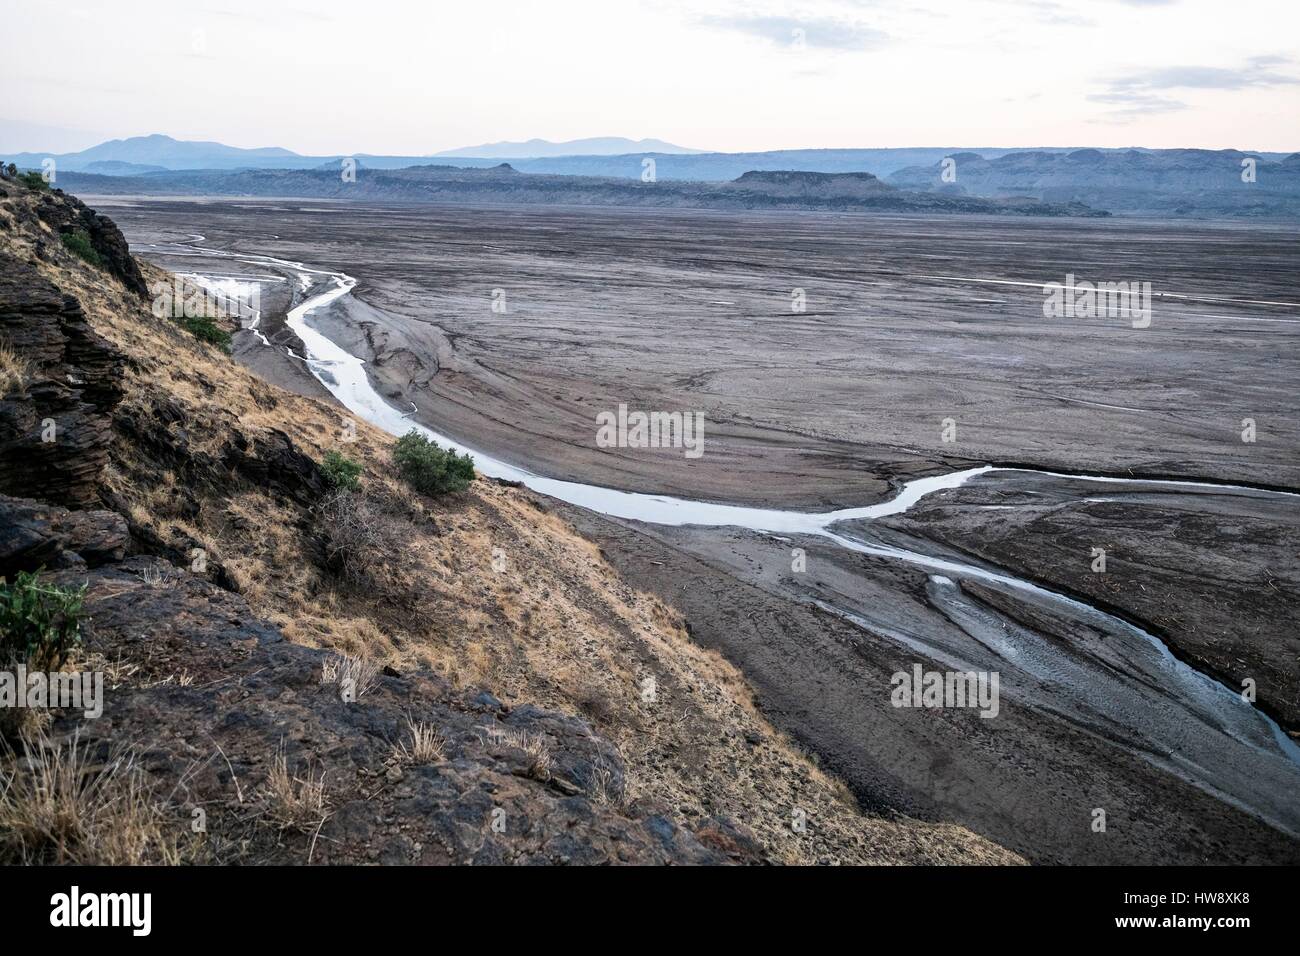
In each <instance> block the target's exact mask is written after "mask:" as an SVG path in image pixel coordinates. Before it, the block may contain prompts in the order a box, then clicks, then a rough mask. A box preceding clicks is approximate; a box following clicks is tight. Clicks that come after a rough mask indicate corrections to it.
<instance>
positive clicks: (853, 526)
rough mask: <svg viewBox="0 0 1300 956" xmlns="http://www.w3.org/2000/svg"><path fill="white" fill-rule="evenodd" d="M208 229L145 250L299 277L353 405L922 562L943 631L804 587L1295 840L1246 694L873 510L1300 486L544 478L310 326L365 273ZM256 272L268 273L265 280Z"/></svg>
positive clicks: (651, 498) (744, 521)
mask: <svg viewBox="0 0 1300 956" xmlns="http://www.w3.org/2000/svg"><path fill="white" fill-rule="evenodd" d="M202 241H204V240H203V237H201V236H195V237H191V239H190V240H188V241H187V242H185V243H174V244H160V245H155V246H152V247H150V248H149V251H150V252H152V253H155V254H157V255H162V256H167V257H172V256H187V255H188V256H202V257H204V258H214V259H230V260H234V261H238V262H242V263H245V264H248V265H252V266H256V267H260V268H263V269H271V270H277V271H281V272H283V273H286V274H287V275H290V276H293V277H294V278H295V279H296V280H297V283H298V286H297V291H298V293H299V296H300V301H299V302H298V304H297V305H296V306H294V307H293V308H292V310H291V311H290V312H289V314H288V317H287V324H288V326H289V327H290V328H291V329H292V330H293V331H294V333H295V334H296V335H297V336H298V338H299V339H300V340H301V342H302V350H303V351H302V354H301V355H299V356H297V357H299V358H301V359H302V360H303V361H304V362H305V363H306V365H307V366H308V368H309V369H310V370H311V372H312V373H313V375H314V376H315V377H316V378H317V379H318V380H319V381H320V382H321V384H322V385H324V386H325V388H326V389H328V390H329V392H330V393H331V394H332V395H333V396H334V397H335V398H336V399H337V400H338V401H339V402H340V403H341V404H342V405H343V406H344V407H345V408H346V409H347V410H348V411H349V412H351V413H352V414H354V415H356V416H357V417H359V418H362V419H364V420H365V421H367V422H369V423H370V424H372V425H375V426H377V427H379V428H381V429H383V430H384V431H386V432H388V433H390V434H392V435H402V434H405V433H406V432H408V431H410V430H411V429H412V428H414V429H418V430H419V431H420V432H422V433H424V434H425V435H426V436H428V437H429V438H431V439H433V440H434V441H437V442H438V443H440V444H442V445H444V446H455V447H457V448H459V449H461V450H463V451H466V452H469V453H470V454H472V455H473V456H474V463H475V466H476V468H477V469H478V471H479V472H480V473H482V474H484V475H486V476H489V477H492V478H500V479H505V480H509V481H517V482H520V483H522V484H523V485H525V486H527V487H528V488H530V489H532V490H533V491H536V492H539V493H541V494H544V495H549V496H551V497H553V498H557V499H559V500H561V501H564V502H568V503H570V504H573V505H577V506H579V507H582V508H587V509H590V510H592V511H595V512H597V513H600V514H603V515H606V516H609V517H613V518H622V519H631V520H635V521H640V522H646V523H649V524H657V525H669V526H682V525H695V526H707V527H733V528H742V529H747V530H749V531H754V532H759V533H763V534H766V535H782V536H787V535H795V536H804V537H806V538H807V539H808V540H809V542H811V543H817V542H820V543H822V544H826V545H831V546H835V547H838V548H843V549H845V550H847V551H851V552H855V553H857V554H859V555H863V556H866V557H869V558H872V559H881V560H886V561H897V562H903V563H905V564H908V565H911V566H914V567H917V568H920V569H922V570H923V571H925V572H926V574H927V575H928V584H927V589H926V591H927V597H928V599H929V601H930V603H931V604H932V605H933V607H934V608H936V609H937V610H938V611H939V612H940V613H941V614H942V615H943V616H944V617H946V618H947V620H948V621H949V622H951V623H952V625H954V627H953V628H950V629H947V631H946V632H945V633H943V634H939V635H925V636H922V635H917V634H907V633H898V632H895V631H892V630H889V629H886V628H883V627H882V626H881V625H880V623H879V622H878V621H873V620H868V619H867V618H866V617H865V616H864V614H863V613H862V611H861V609H857V610H854V609H851V608H845V607H834V606H830V605H828V604H826V603H824V602H823V601H821V600H817V599H814V598H811V597H808V598H806V599H807V600H809V601H810V602H811V603H815V604H817V605H818V606H820V607H822V608H823V609H824V610H827V611H829V612H832V613H835V614H837V615H839V616H841V617H842V618H844V619H845V620H848V621H851V622H853V623H855V624H857V625H859V626H861V627H864V628H867V629H868V630H872V631H873V632H875V633H882V634H883V635H884V636H886V637H888V638H891V639H893V640H896V641H898V642H900V643H901V644H903V645H905V646H907V647H909V648H911V649H912V650H914V651H916V652H918V653H921V654H924V655H926V656H927V657H929V658H931V659H932V660H935V661H938V662H940V663H941V664H943V665H944V666H947V667H951V668H953V669H960V670H972V669H974V670H991V671H998V672H999V673H1000V674H1001V679H1002V693H1003V695H1004V696H1009V697H1011V698H1012V699H1017V700H1022V701H1024V702H1025V703H1026V704H1028V705H1030V706H1033V707H1036V708H1039V709H1041V710H1044V711H1047V712H1050V713H1053V714H1056V715H1059V716H1062V717H1064V718H1065V719H1067V720H1069V721H1071V722H1072V723H1074V724H1076V725H1077V726H1079V727H1082V728H1084V729H1085V730H1087V731H1089V732H1091V733H1094V734H1097V735H1099V736H1102V737H1104V738H1106V739H1108V740H1109V741H1111V742H1112V743H1114V744H1116V745H1117V746H1121V747H1124V748H1125V749H1127V750H1129V751H1130V752H1132V753H1136V754H1138V755H1140V756H1141V757H1142V758H1143V759H1145V760H1147V761H1149V762H1150V763H1152V764H1154V765H1156V766H1159V767H1161V768H1164V769H1165V770H1167V771H1169V772H1171V773H1174V774H1176V775H1177V776H1179V777H1181V778H1183V779H1185V780H1188V781H1190V782H1192V783H1194V784H1195V785H1197V786H1199V787H1201V788H1203V789H1205V790H1207V791H1209V792H1211V793H1213V794H1215V795H1216V796H1218V797H1219V798H1220V799H1222V800H1224V801H1226V802H1228V803H1231V804H1233V805H1234V806H1237V807H1239V808H1242V809H1244V810H1246V811H1248V812H1250V813H1252V814H1255V815H1256V816H1258V817H1260V818H1261V819H1264V820H1266V821H1268V822H1269V823H1271V824H1272V825H1273V826H1275V827H1278V828H1280V829H1282V830H1284V831H1286V832H1288V833H1290V834H1292V835H1294V836H1297V837H1300V748H1297V746H1296V744H1295V743H1294V742H1293V741H1292V740H1291V739H1290V738H1289V737H1288V736H1287V735H1286V734H1285V733H1284V732H1283V731H1282V730H1281V729H1280V728H1279V727H1278V726H1277V724H1276V723H1275V722H1274V721H1272V720H1271V719H1270V718H1269V717H1268V716H1266V715H1265V714H1263V713H1262V712H1261V711H1259V710H1257V709H1256V708H1255V707H1254V706H1253V705H1252V704H1250V703H1249V702H1247V701H1246V700H1245V699H1243V697H1242V696H1241V694H1239V693H1237V692H1236V691H1234V690H1233V689H1231V688H1230V687H1228V686H1225V685H1224V684H1221V683H1219V682H1218V681H1215V680H1213V679H1211V678H1210V677H1208V676H1207V675H1205V674H1202V673H1201V672H1199V671H1197V670H1195V669H1194V668H1192V667H1190V666H1188V665H1187V664H1185V663H1183V662H1182V661H1180V660H1178V659H1177V658H1176V657H1174V655H1173V654H1172V653H1170V651H1169V649H1168V648H1167V647H1166V646H1165V645H1164V643H1163V642H1162V641H1161V640H1159V639H1158V638H1157V637H1155V636H1154V635H1152V634H1150V633H1148V632H1147V631H1145V630H1143V629H1142V628H1141V627H1138V626H1136V625H1134V624H1132V623H1129V622H1128V621H1125V620H1122V619H1120V618H1118V617H1116V616H1114V615H1112V614H1108V613H1106V612H1104V611H1102V610H1099V609H1098V608H1095V607H1093V606H1091V605H1089V604H1087V603H1085V602H1083V601H1080V600H1077V599H1075V598H1072V597H1069V596H1067V595H1064V594H1060V593H1057V592H1055V591H1052V590H1050V589H1048V588H1045V587H1042V586H1040V585H1038V584H1035V583H1033V582H1032V581H1028V580H1024V579H1022V578H1019V577H1016V576H1015V575H1013V574H1010V573H1008V572H1006V571H1004V570H1001V569H998V568H995V567H992V566H989V565H981V564H976V563H973V562H969V561H966V560H958V559H955V558H952V557H945V556H942V555H939V554H933V553H930V554H927V553H925V552H924V551H922V550H913V549H911V548H908V547H901V546H899V545H898V544H891V543H884V542H882V541H880V540H877V539H876V538H874V537H872V535H871V529H870V522H871V521H872V520H873V519H877V518H883V517H886V516H889V515H896V514H901V513H904V512H906V511H908V510H909V509H910V508H912V507H913V506H914V505H915V504H916V503H917V502H919V501H921V500H922V499H923V498H925V497H926V496H928V495H931V494H933V493H935V492H937V491H941V490H944V489H953V488H958V487H960V486H962V485H964V484H966V483H967V482H970V481H975V480H978V481H980V482H995V481H997V480H998V477H999V474H1000V473H1006V472H1020V473H1025V472H1030V473H1035V474H1039V475H1044V476H1051V477H1053V478H1055V479H1060V480H1062V481H1067V482H1077V483H1078V484H1079V486H1080V492H1079V494H1080V497H1085V496H1086V495H1088V494H1095V493H1096V492H1097V490H1098V489H1097V486H1098V484H1099V483H1104V484H1110V485H1115V484H1119V485H1125V486H1133V487H1142V488H1151V489H1165V490H1185V491H1187V492H1195V493H1218V494H1234V495H1249V496H1252V497H1261V498H1267V499H1269V500H1276V501H1277V503H1278V506H1279V507H1296V506H1300V495H1296V494H1292V493H1288V492H1280V491H1264V490H1259V489H1253V488H1245V487H1241V486H1235V485H1227V484H1213V483H1207V482H1194V481H1173V480H1159V481H1157V480H1147V479H1128V478H1116V477H1103V476H1075V475H1059V474H1055V473H1052V472H1042V471H1039V472H1034V471H1033V470H1031V469H1019V468H1017V469H1007V468H995V467H992V466H985V467H981V468H972V469H968V470H965V471H958V472H953V473H950V474H945V475H937V476H933V477H929V478H921V479H918V480H915V481H910V482H907V483H906V484H905V485H904V486H903V487H902V489H901V490H900V491H899V492H898V494H896V495H895V496H894V497H893V498H891V499H889V500H888V501H884V502H880V503H878V504H873V505H867V506H864V507H859V508H846V509H841V510H837V511H829V512H824V513H805V512H799V511H782V510H776V509H765V508H750V507H743V506H738V505H728V504H718V503H713V502H707V501H694V500H689V499H684V498H674V497H667V496H663V495H651V494H637V493H632V492H626V491H620V490H617V489H614V488H604V487H599V486H596V485H588V484H582V483H580V482H572V481H562V480H559V479H555V478H548V477H546V476H544V475H539V474H536V473H534V472H532V471H529V470H527V469H524V468H521V467H519V466H516V465H512V464H510V463H508V462H505V461H502V460H500V459H498V458H495V457H493V456H492V455H489V454H485V453H483V452H482V451H480V450H478V449H474V448H472V447H469V446H466V445H465V444H463V443H461V442H458V441H455V440H453V439H452V438H450V437H449V436H446V435H442V434H439V433H438V432H436V431H434V430H433V429H431V428H428V427H426V426H425V425H422V424H420V423H419V422H415V421H413V420H412V419H411V418H410V417H409V413H404V412H402V411H401V410H399V409H397V408H394V407H393V406H392V405H390V404H389V403H388V402H387V401H385V400H384V399H383V397H382V396H380V394H379V393H378V392H377V391H376V390H375V388H374V387H373V386H372V384H371V382H370V379H369V377H368V375H367V371H366V367H365V362H364V360H362V359H361V358H359V357H358V356H355V355H352V354H351V353H349V352H347V351H346V350H345V349H343V348H342V347H341V346H339V345H338V344H337V343H335V342H333V341H332V340H330V339H329V338H327V337H326V336H325V335H324V334H322V333H321V332H320V331H318V330H317V329H315V328H313V327H312V325H311V324H310V323H309V321H308V319H309V317H310V316H311V315H312V314H313V313H317V312H319V311H321V310H324V309H327V308H328V307H329V306H330V304H331V303H332V302H334V301H335V300H337V299H339V298H340V297H342V296H345V295H348V294H349V293H350V292H351V291H352V290H353V289H354V288H355V286H356V280H355V279H353V278H351V277H349V276H347V275H345V274H344V273H341V272H332V271H329V270H326V269H318V268H313V267H310V266H307V265H304V264H303V263H300V262H293V261H290V260H286V259H279V258H275V257H271V256H262V255H252V254H242V253H232V252H225V251H221V250H213V249H208V248H207V247H204V248H203V249H202V250H201V251H200V250H197V249H196V248H195V244H197V243H199V242H202ZM197 278H198V279H199V281H200V282H202V283H203V284H205V285H207V286H208V287H209V288H217V287H220V288H223V289H224V290H225V291H227V292H229V291H231V290H232V287H233V285H237V283H232V280H231V279H230V277H221V278H205V277H204V276H203V275H201V274H200V275H198V276H197ZM258 278H259V279H260V280H261V281H265V277H258ZM245 318H246V320H247V321H248V324H247V325H246V328H251V329H252V330H253V331H254V332H255V334H257V335H258V337H259V339H260V340H261V342H262V343H263V344H264V345H266V346H267V347H275V346H272V345H271V344H270V343H268V342H267V341H266V339H265V337H264V336H262V333H261V332H260V331H259V330H258V324H259V322H260V318H261V317H260V315H256V314H254V315H251V316H245ZM291 354H295V353H291ZM915 546H916V548H923V547H925V546H926V544H925V543H924V542H920V541H917V542H916V543H915ZM961 581H973V582H978V583H980V584H981V585H983V586H985V587H988V588H991V589H993V590H995V591H998V592H1000V593H1003V594H1005V595H1007V596H1009V597H1012V598H1014V599H1015V600H1016V601H1018V602H1021V603H1022V604H1024V605H1028V606H1030V607H1032V608H1035V609H1037V610H1039V611H1042V612H1044V613H1046V614H1048V615H1050V617H1051V618H1053V619H1055V620H1058V621H1062V622H1065V625H1066V633H1068V635H1069V638H1068V640H1065V641H1062V640H1059V639H1050V638H1048V637H1047V636H1045V635H1044V634H1040V633H1038V632H1037V631H1035V630H1032V629H1030V628H1028V627H1025V626H1023V625H1022V624H1020V623H1019V622H1017V621H1015V620H1013V619H1011V618H1010V617H1007V616H1004V615H1002V614H999V613H997V612H996V611H994V610H993V609H992V608H990V607H989V606H988V605H986V604H985V603H983V602H979V601H977V600H975V599H973V598H972V597H971V596H970V595H968V594H967V593H966V592H964V591H963V590H962V588H961V587H960V583H959V582H961Z"/></svg>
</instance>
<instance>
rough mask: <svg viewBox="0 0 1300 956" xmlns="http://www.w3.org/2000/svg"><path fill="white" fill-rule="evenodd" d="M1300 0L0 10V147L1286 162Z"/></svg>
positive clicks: (556, 1)
mask: <svg viewBox="0 0 1300 956" xmlns="http://www.w3.org/2000/svg"><path fill="white" fill-rule="evenodd" d="M1297 38H1300V0H1252V2H1250V3H1225V2H1223V0H1072V2H1067V0H1061V2H1055V0H919V2H903V0H897V2H895V0H811V2H807V3H774V2H764V0H757V2H741V3H731V2H717V0H693V2H684V0H553V2H551V3H537V2H517V0H492V2H474V0H456V2H446V0H433V2H428V0H396V2H395V0H365V2H352V0H349V2H343V0H290V2H287V3H279V2H276V0H256V2H244V0H235V2H229V0H227V2H223V0H206V2H203V0H201V2H198V3H187V2H182V0H166V2H163V0H159V2H154V0H116V2H113V3H112V4H108V3H99V2H95V3H88V2H78V0H70V2H68V3H64V4H60V5H58V6H57V7H56V6H53V5H51V4H36V3H29V4H22V5H13V6H10V7H9V9H7V10H6V12H5V16H4V30H3V32H2V33H0V84H3V89H4V90H5V91H6V93H7V94H8V95H6V96H5V97H4V100H3V101H0V151H5V152H15V151H19V150H32V151H42V150H46V151H50V152H64V151H72V150H76V149H80V148H84V147H86V146H90V145H93V144H94V143H97V142H100V141H102V140H104V139H110V138H117V137H126V136H134V135H145V134H149V133H166V134H168V135H171V136H174V137H176V138H178V139H203V140H217V141H220V142H223V143H227V144H229V145H232V146H244V147H252V146H282V147H285V148H288V149H292V150H295V151H297V152H300V153H306V154H317V155H334V154H353V153H386V154H401V155H425V154H430V153H434V152H437V151H439V150H444V149H451V148H456V147H461V146H467V145H473V144H479V143H486V142H496V141H499V140H524V139H529V138H532V137H540V138H543V139H550V140H556V141H560V140H568V139H577V138H582V137H588V136H626V137H629V138H632V139H639V138H642V137H655V138H659V139H664V140H668V141H669V142H673V143H676V144H678V145H681V146H687V147H692V148H698V149H711V150H723V151H728V152H739V151H750V150H766V149H786V148H812V147H888V146H941V147H946V146H967V147H980V146H987V147H998V146H1005V147H1013V146H1101V147H1111V146H1115V147H1118V146H1147V147H1201V148H1210V149H1222V148H1239V149H1251V150H1269V151H1280V152H1282V151H1284V152H1291V151H1295V150H1298V149H1300V50H1297V47H1298V46H1300V44H1298V43H1297Z"/></svg>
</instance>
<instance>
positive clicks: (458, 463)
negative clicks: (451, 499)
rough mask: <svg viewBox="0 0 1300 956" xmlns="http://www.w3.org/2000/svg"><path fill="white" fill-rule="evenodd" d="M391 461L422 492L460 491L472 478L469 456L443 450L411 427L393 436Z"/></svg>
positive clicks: (452, 450) (472, 464)
mask: <svg viewBox="0 0 1300 956" xmlns="http://www.w3.org/2000/svg"><path fill="white" fill-rule="evenodd" d="M393 462H394V464H396V465H397V471H398V474H400V475H401V476H402V477H403V478H404V479H405V480H406V481H407V483H408V484H410V486H411V487H412V488H414V489H415V490H416V491H418V492H420V493H421V494H425V495H445V494H447V493H448V492H450V491H464V490H465V489H466V488H468V487H469V483H470V482H471V481H473V480H474V459H473V458H471V457H470V456H469V455H458V454H456V449H454V448H452V449H450V450H448V451H443V450H442V449H441V448H439V447H438V443H437V442H434V441H430V440H429V439H427V438H425V437H424V436H423V435H421V434H420V433H419V432H418V431H417V430H415V429H414V428H413V429H411V430H410V431H409V432H407V433H406V434H405V435H403V436H402V437H401V438H399V439H398V440H397V444H396V446H394V448H393Z"/></svg>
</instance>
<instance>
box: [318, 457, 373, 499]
mask: <svg viewBox="0 0 1300 956" xmlns="http://www.w3.org/2000/svg"><path fill="white" fill-rule="evenodd" d="M320 470H321V471H323V472H324V473H325V480H326V481H328V482H329V484H330V487H331V488H341V489H343V490H344V491H356V490H358V489H359V488H360V487H361V481H360V478H361V472H362V471H363V469H362V467H361V465H360V464H358V463H357V462H355V461H353V460H352V459H351V458H347V457H345V456H343V455H341V454H339V453H338V452H336V451H327V452H326V453H325V459H324V460H323V461H322V462H321V463H320Z"/></svg>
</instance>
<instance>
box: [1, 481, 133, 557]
mask: <svg viewBox="0 0 1300 956" xmlns="http://www.w3.org/2000/svg"><path fill="white" fill-rule="evenodd" d="M130 537H131V536H130V532H129V531H128V530H127V524H126V519H125V518H123V517H122V516H121V515H119V514H116V513H115V512H112V511H98V510H97V511H68V510H67V509H66V508H60V507H57V506H55V505H47V504H44V503H42V502H39V501H33V500H31V499H30V498H10V497H8V496H7V495H0V577H9V576H10V575H12V574H14V572H16V571H34V570H36V569H38V568H41V567H54V568H58V567H86V566H89V567H98V566H99V565H102V564H107V563H109V562H112V561H120V560H122V558H123V556H124V555H125V554H126V549H127V546H128V544H129V543H130Z"/></svg>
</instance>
